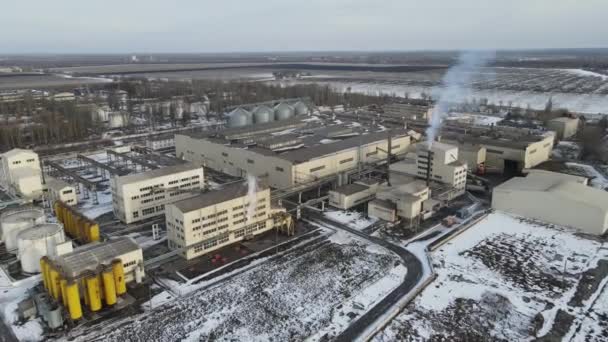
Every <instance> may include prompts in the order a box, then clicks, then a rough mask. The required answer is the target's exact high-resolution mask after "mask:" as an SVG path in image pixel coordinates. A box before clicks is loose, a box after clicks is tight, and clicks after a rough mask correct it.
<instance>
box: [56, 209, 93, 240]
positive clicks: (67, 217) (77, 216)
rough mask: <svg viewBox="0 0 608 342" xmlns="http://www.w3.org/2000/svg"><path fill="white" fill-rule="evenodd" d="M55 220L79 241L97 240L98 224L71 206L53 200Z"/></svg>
mask: <svg viewBox="0 0 608 342" xmlns="http://www.w3.org/2000/svg"><path fill="white" fill-rule="evenodd" d="M53 209H54V211H55V216H57V220H58V221H59V222H61V223H63V227H64V228H65V232H66V234H68V235H69V236H70V237H72V238H73V239H75V240H78V241H80V242H81V243H88V242H95V241H99V225H98V224H97V222H95V221H93V220H91V219H89V218H87V217H85V216H84V215H82V214H81V213H79V212H77V211H76V210H75V209H73V208H72V207H71V206H69V205H67V204H65V203H63V202H61V201H55V203H54V204H53Z"/></svg>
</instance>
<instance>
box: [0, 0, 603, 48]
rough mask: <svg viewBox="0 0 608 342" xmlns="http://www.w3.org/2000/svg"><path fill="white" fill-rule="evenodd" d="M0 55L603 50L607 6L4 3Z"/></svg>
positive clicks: (531, 2) (461, 0) (344, 1)
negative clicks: (588, 48) (568, 48)
mask: <svg viewBox="0 0 608 342" xmlns="http://www.w3.org/2000/svg"><path fill="white" fill-rule="evenodd" d="M0 11H1V12H0V13H2V15H0V30H1V32H2V34H1V37H2V38H1V39H0V53H2V52H4V53H30V52H51V53H61V52H71V53H78V52H83V53H97V52H108V53H114V52H118V53H121V52H229V51H302V50H386V49H390V50H424V49H439V50H441V49H472V48H475V49H516V48H561V47H608V24H607V23H606V15H607V14H608V0H214V1H207V0H174V1H171V0H162V1H161V0H120V1H118V0H104V1H87V0H56V1H49V0H12V1H11V0H7V1H3V3H2V6H1V10H0Z"/></svg>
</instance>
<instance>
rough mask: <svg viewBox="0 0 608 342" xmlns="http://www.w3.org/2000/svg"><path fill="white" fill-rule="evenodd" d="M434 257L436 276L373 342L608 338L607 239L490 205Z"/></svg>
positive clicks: (434, 254)
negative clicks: (488, 211) (486, 213)
mask: <svg viewBox="0 0 608 342" xmlns="http://www.w3.org/2000/svg"><path fill="white" fill-rule="evenodd" d="M431 257H432V262H433V266H434V269H435V272H436V273H437V278H436V279H435V280H434V281H433V282H432V283H431V284H430V285H429V286H428V287H426V288H425V289H424V290H423V291H422V292H421V294H420V295H419V296H417V297H416V298H415V299H414V301H413V302H411V303H410V304H409V305H408V306H407V307H406V308H405V309H404V310H403V311H402V312H401V314H400V315H399V316H398V317H397V318H396V319H394V320H393V321H392V322H391V323H390V324H389V325H388V326H387V327H386V328H385V329H384V330H383V331H382V332H381V333H379V334H378V335H376V336H375V341H395V340H403V341H438V340H441V341H445V340H449V341H522V340H533V339H535V338H538V341H557V340H561V339H562V338H564V337H566V338H565V340H569V339H568V337H573V338H574V339H573V340H575V341H605V339H606V336H605V335H606V333H605V331H606V328H605V324H604V323H603V322H602V321H603V317H604V318H605V314H606V312H607V310H608V307H607V306H606V304H607V303H608V301H606V290H605V286H606V283H607V282H608V278H606V275H607V274H608V261H607V259H608V246H606V242H605V240H602V239H599V238H596V237H591V236H585V235H581V234H578V233H576V232H574V231H572V230H569V229H566V228H563V227H558V226H554V225H546V224H543V223H540V222H533V221H529V220H525V219H522V218H518V217H513V216H509V215H507V214H504V213H500V212H495V213H492V214H490V215H489V216H488V217H486V218H484V219H482V220H481V221H480V222H479V223H477V224H476V225H474V226H472V227H471V228H469V229H468V230H466V231H465V232H464V233H462V234H461V235H459V236H457V237H455V238H454V239H452V240H451V241H449V242H448V243H446V244H445V245H443V246H441V247H439V248H438V249H437V250H436V251H435V252H433V253H432V254H431ZM600 293H601V295H600ZM596 298H599V299H598V300H596ZM579 326H580V327H581V329H580V330H579V329H578V327H579Z"/></svg>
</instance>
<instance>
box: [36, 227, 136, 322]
mask: <svg viewBox="0 0 608 342" xmlns="http://www.w3.org/2000/svg"><path fill="white" fill-rule="evenodd" d="M40 269H41V273H42V279H43V284H44V287H45V289H46V290H47V291H48V292H49V294H50V295H51V297H53V298H54V299H55V300H57V301H58V302H60V303H62V304H63V306H64V307H65V308H66V310H67V311H68V313H69V316H70V318H71V319H72V320H78V319H80V318H82V312H83V310H82V307H83V306H82V303H83V302H84V303H85V305H86V306H87V308H88V309H89V310H90V311H91V312H97V311H99V310H101V309H102V307H103V306H104V304H105V306H107V307H112V306H114V305H115V304H116V303H118V302H119V300H120V298H121V297H120V296H122V295H124V294H126V292H127V284H129V283H131V282H137V283H140V282H141V281H142V279H143V277H144V266H143V252H142V249H141V248H140V247H139V245H138V244H137V243H136V242H135V241H134V240H133V239H132V238H129V237H121V238H118V239H114V240H109V241H106V242H103V243H93V244H89V245H86V246H83V247H80V248H78V249H75V250H74V251H72V252H70V253H67V254H64V255H59V256H56V257H51V258H49V257H43V258H42V259H40ZM102 301H103V302H102Z"/></svg>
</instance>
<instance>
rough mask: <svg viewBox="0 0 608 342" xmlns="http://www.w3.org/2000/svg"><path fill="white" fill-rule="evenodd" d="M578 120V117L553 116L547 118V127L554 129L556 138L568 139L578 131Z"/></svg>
mask: <svg viewBox="0 0 608 342" xmlns="http://www.w3.org/2000/svg"><path fill="white" fill-rule="evenodd" d="M578 125H579V120H578V118H568V117H562V118H555V119H552V120H549V122H548V123H547V128H548V129H549V130H551V131H554V132H555V133H556V135H557V138H558V139H560V140H561V139H568V138H570V137H573V136H575V135H576V133H577V132H578Z"/></svg>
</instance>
